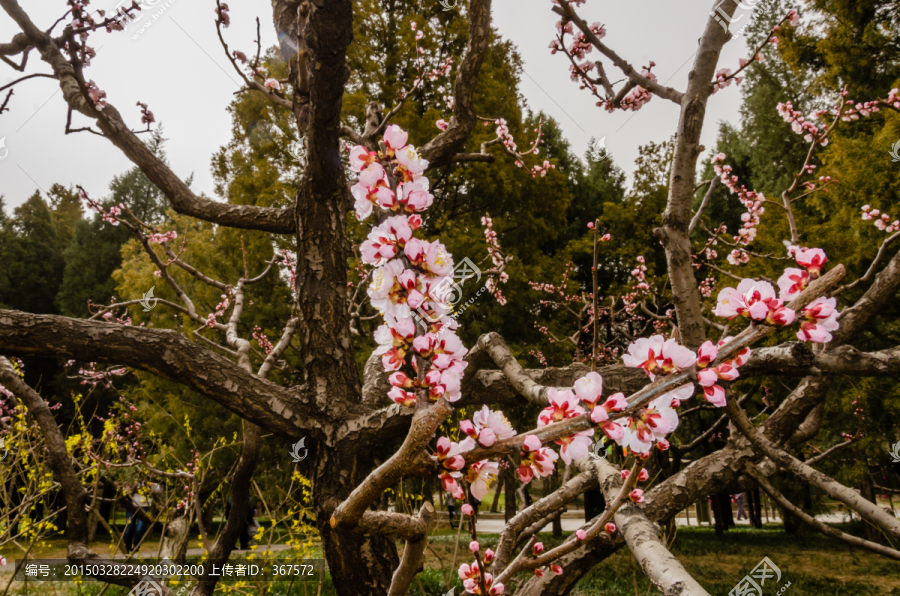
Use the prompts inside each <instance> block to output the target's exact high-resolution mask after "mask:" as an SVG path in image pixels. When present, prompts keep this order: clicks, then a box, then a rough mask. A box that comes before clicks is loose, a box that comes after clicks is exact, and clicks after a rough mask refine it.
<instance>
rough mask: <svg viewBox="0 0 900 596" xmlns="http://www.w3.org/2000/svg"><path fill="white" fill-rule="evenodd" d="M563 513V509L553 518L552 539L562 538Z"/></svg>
mask: <svg viewBox="0 0 900 596" xmlns="http://www.w3.org/2000/svg"><path fill="white" fill-rule="evenodd" d="M564 512H565V508H563V511H561V512H560V514H559V515H557V516H556V517H554V518H553V537H554V538H561V537H562V514H563V513H564Z"/></svg>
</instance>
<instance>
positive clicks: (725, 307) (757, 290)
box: [713, 279, 796, 326]
mask: <svg viewBox="0 0 900 596" xmlns="http://www.w3.org/2000/svg"><path fill="white" fill-rule="evenodd" d="M713 314H715V315H716V316H718V317H723V318H727V319H733V318H735V317H746V318H748V319H751V320H753V321H757V322H766V323H768V324H770V325H781V326H785V325H790V324H791V323H793V322H794V317H795V315H796V313H795V312H794V311H793V310H791V309H789V308H787V307H785V306H784V301H783V300H779V299H778V298H776V296H775V288H773V287H772V284H770V283H769V282H767V281H757V280H755V279H744V280H742V281H741V283H739V284H738V286H737V288H731V287H728V288H723V289H722V290H721V291H720V292H719V296H718V303H717V304H716V308H715V309H713Z"/></svg>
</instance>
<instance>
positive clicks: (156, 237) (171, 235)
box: [147, 230, 178, 244]
mask: <svg viewBox="0 0 900 596" xmlns="http://www.w3.org/2000/svg"><path fill="white" fill-rule="evenodd" d="M176 238H178V232H176V231H175V230H172V231H171V232H166V233H165V234H160V233H158V232H157V233H155V234H150V235H149V236H147V240H148V241H149V242H150V244H165V243H166V242H171V241H172V240H175V239H176Z"/></svg>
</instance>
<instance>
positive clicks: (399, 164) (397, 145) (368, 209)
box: [350, 124, 434, 244]
mask: <svg viewBox="0 0 900 596" xmlns="http://www.w3.org/2000/svg"><path fill="white" fill-rule="evenodd" d="M407 139H408V135H407V133H406V132H405V131H404V130H402V129H401V128H400V127H399V126H397V125H396V124H392V125H391V126H389V127H388V129H387V130H386V131H385V133H384V144H385V152H384V154H382V155H379V153H376V152H375V151H369V150H368V149H366V148H365V147H363V146H362V145H357V146H355V147H354V148H353V149H351V150H350V168H351V169H352V170H353V171H354V172H359V178H358V180H357V182H356V184H354V185H353V186H352V187H351V188H350V191H351V193H352V194H353V197H354V198H355V199H356V216H357V217H358V218H359V219H360V220H364V219H366V218H367V217H368V216H369V215H371V214H372V209H373V207H374V206H376V205H377V206H379V207H381V208H383V209H388V210H390V211H392V212H394V213H395V214H407V215H409V214H415V213H419V212H421V211H424V210H425V209H427V208H428V207H430V206H431V204H432V202H433V201H434V196H433V195H432V194H431V193H430V192H428V188H429V184H428V178H426V177H424V176H423V173H424V172H425V169H426V168H427V167H428V160H426V159H423V158H422V157H421V156H420V155H419V152H418V151H416V148H415V147H413V146H412V145H407V142H406V141H407ZM382 160H385V161H387V164H388V165H390V166H393V167H395V170H394V171H393V172H391V174H392V176H393V175H396V176H397V182H396V183H395V184H394V185H393V186H392V184H391V182H390V178H389V175H388V172H386V171H385V169H384V167H383V165H382V163H381V162H382ZM409 225H410V227H411V228H412V229H417V228H418V227H419V225H421V218H419V219H417V220H411V221H410V222H409ZM419 243H420V244H423V243H421V241H419Z"/></svg>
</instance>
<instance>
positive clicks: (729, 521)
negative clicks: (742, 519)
mask: <svg viewBox="0 0 900 596" xmlns="http://www.w3.org/2000/svg"><path fill="white" fill-rule="evenodd" d="M712 506H713V516H715V518H716V536H721V535H722V534H723V533H724V532H727V531H728V528H733V527H734V515H733V513H732V511H731V495H729V494H727V493H719V494H717V495H713V497H712Z"/></svg>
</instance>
